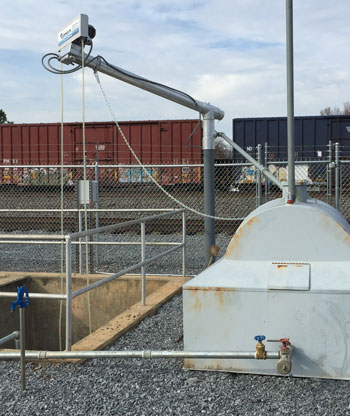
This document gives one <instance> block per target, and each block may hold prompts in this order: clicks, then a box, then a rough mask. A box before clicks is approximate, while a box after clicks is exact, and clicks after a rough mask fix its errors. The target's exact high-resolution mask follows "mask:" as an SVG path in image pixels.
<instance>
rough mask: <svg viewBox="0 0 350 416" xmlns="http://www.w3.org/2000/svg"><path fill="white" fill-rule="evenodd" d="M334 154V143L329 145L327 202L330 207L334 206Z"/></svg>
mask: <svg viewBox="0 0 350 416" xmlns="http://www.w3.org/2000/svg"><path fill="white" fill-rule="evenodd" d="M332 159H333V154H332V142H331V141H329V143H328V164H327V202H328V204H329V205H332V199H333V198H332V190H333V175H332V169H333V166H332V163H333V160H332Z"/></svg>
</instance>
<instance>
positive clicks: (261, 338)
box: [254, 335, 266, 341]
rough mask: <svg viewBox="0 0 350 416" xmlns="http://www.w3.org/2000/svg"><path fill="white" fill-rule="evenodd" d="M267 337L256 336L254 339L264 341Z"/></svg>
mask: <svg viewBox="0 0 350 416" xmlns="http://www.w3.org/2000/svg"><path fill="white" fill-rule="evenodd" d="M265 338H266V337H265V335H255V337H254V339H255V341H264V339H265Z"/></svg>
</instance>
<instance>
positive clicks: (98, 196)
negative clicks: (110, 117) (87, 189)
mask: <svg viewBox="0 0 350 416" xmlns="http://www.w3.org/2000/svg"><path fill="white" fill-rule="evenodd" d="M98 146H99V145H98V144H97V145H96V165H95V181H96V192H97V194H96V201H95V208H96V209H99V207H100V206H99V202H100V201H99V198H100V189H99V188H100V186H99V177H98V176H99V175H98V167H99V165H98V162H99V160H98V158H99V155H98V150H99V149H98ZM95 221H96V222H95V227H96V228H99V226H100V213H99V212H98V211H96V213H95ZM99 240H100V238H99V234H96V236H95V241H96V242H98V241H99ZM95 262H96V268H98V266H99V262H100V259H99V245H98V244H97V245H96V247H95Z"/></svg>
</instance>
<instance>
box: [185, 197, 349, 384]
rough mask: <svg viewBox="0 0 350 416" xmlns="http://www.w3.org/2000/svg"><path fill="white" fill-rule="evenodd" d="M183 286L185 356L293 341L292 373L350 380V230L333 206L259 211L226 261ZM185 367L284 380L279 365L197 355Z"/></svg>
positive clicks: (312, 203) (273, 206) (308, 203)
mask: <svg viewBox="0 0 350 416" xmlns="http://www.w3.org/2000/svg"><path fill="white" fill-rule="evenodd" d="M183 289H184V291H183V293H184V295H183V303H184V349H185V350H186V351H197V350H198V351H254V350H255V345H256V341H254V336H255V335H258V334H259V335H260V334H263V335H265V336H266V338H267V339H280V338H290V342H291V344H292V346H293V357H292V372H291V375H293V376H303V377H326V378H339V379H350V336H349V334H350V235H349V225H348V223H347V222H346V220H345V219H344V217H343V216H342V215H341V214H340V213H339V212H338V211H337V210H335V209H334V208H332V207H330V206H329V205H327V204H325V203H323V202H321V201H316V200H312V199H307V200H305V202H296V203H295V204H293V205H287V204H286V202H285V199H284V198H281V199H278V200H275V201H271V202H269V203H267V204H265V205H262V206H261V207H259V208H258V209H256V210H255V211H254V212H252V213H251V214H250V215H249V216H248V217H247V218H246V219H245V221H244V222H243V223H242V224H241V226H240V227H239V229H238V230H237V232H236V234H235V235H234V237H233V238H232V240H231V242H230V244H229V246H228V248H227V252H226V254H225V256H224V258H223V259H221V260H219V261H218V262H217V263H215V264H214V265H212V266H211V267H209V268H208V269H206V270H205V271H203V272H202V273H201V274H199V275H198V276H196V277H195V278H193V279H192V280H191V281H189V282H187V283H186V284H185V285H184V287H183ZM265 345H266V350H267V351H279V349H280V346H281V344H280V343H269V342H265ZM185 367H187V368H191V369H198V370H223V371H233V372H245V373H256V374H273V375H278V372H277V369H276V361H274V360H266V361H264V360H204V359H203V360H198V359H196V360H185Z"/></svg>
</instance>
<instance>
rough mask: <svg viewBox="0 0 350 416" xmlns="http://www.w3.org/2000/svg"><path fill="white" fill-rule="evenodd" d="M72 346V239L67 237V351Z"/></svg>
mask: <svg viewBox="0 0 350 416" xmlns="http://www.w3.org/2000/svg"><path fill="white" fill-rule="evenodd" d="M71 348H72V241H71V239H70V237H69V236H67V237H66V351H70V350H71Z"/></svg>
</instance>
